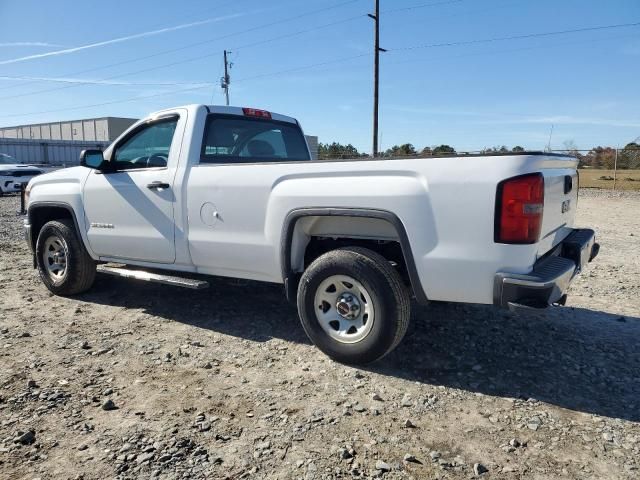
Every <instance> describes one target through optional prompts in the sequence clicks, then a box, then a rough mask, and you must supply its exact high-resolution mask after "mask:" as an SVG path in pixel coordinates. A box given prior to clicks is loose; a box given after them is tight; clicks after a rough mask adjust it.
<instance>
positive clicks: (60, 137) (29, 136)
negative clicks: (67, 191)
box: [0, 117, 318, 166]
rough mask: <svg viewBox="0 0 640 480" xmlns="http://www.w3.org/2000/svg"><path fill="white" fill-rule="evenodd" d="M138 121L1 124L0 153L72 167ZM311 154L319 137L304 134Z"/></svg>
mask: <svg viewBox="0 0 640 480" xmlns="http://www.w3.org/2000/svg"><path fill="white" fill-rule="evenodd" d="M137 121H138V120H137V119H135V118H123V117H100V118H86V119H82V120H65V121H60V122H49V123H36V124H31V125H17V126H14V127H0V153H5V154H8V155H11V156H12V157H14V158H16V159H17V160H18V162H21V163H38V164H49V165H58V166H72V165H77V164H78V162H79V155H80V152H81V151H82V150H83V149H86V148H106V147H107V146H108V145H109V144H110V143H111V142H113V141H114V140H115V139H116V138H118V136H120V134H121V133H123V132H124V131H125V130H126V129H127V128H129V127H130V126H131V125H133V124H134V123H135V122H137ZM306 138H307V143H308V144H309V149H310V150H311V157H312V158H313V159H314V160H316V159H317V158H318V137H315V136H309V135H307V136H306Z"/></svg>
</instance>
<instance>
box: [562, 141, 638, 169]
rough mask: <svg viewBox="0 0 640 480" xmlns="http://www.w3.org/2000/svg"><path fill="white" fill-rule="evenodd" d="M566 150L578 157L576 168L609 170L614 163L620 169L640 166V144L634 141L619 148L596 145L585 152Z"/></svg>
mask: <svg viewBox="0 0 640 480" xmlns="http://www.w3.org/2000/svg"><path fill="white" fill-rule="evenodd" d="M567 152H568V153H569V154H570V155H573V156H575V157H577V158H578V168H604V169H609V170H611V169H613V168H614V167H616V165H617V168H618V169H621V170H629V169H638V168H640V144H638V143H636V142H631V143H628V144H627V145H625V147H624V148H621V149H615V148H612V147H601V146H598V147H594V148H592V149H591V150H589V151H588V152H587V153H584V152H579V151H578V150H575V149H570V150H568V151H567ZM616 154H617V157H618V158H617V159H616Z"/></svg>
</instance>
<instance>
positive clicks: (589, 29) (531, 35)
mask: <svg viewBox="0 0 640 480" xmlns="http://www.w3.org/2000/svg"><path fill="white" fill-rule="evenodd" d="M638 25H640V22H635V23H619V24H616V25H603V26H599V27H586V28H576V29H572V30H558V31H555V32H541V33H528V34H525V35H511V36H508V37H493V38H485V39H478V40H464V41H459V42H447V43H430V44H424V45H414V46H409V47H399V48H390V49H389V51H390V52H398V51H406V50H417V49H419V48H440V47H457V46H461V45H473V44H478V43H491V42H500V41H506V40H521V39H525V38H538V37H550V36H555V35H565V34H569V33H582V32H592V31H596V30H610V29H614V28H625V27H637V26H638Z"/></svg>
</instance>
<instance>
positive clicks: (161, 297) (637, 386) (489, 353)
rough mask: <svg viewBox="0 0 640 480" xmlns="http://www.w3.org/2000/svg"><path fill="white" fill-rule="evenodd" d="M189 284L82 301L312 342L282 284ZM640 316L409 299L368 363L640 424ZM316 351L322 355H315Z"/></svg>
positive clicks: (102, 293) (113, 286)
mask: <svg viewBox="0 0 640 480" xmlns="http://www.w3.org/2000/svg"><path fill="white" fill-rule="evenodd" d="M210 283H211V287H210V288H209V289H207V290H202V291H193V290H185V289H178V288H174V287H167V286H157V285H152V284H144V283H136V288H131V287H132V282H131V281H127V280H123V279H115V278H111V277H105V276H99V277H98V279H97V281H96V284H95V286H94V288H93V289H92V291H91V292H89V293H87V294H85V295H83V296H82V297H80V299H81V300H84V301H87V302H91V303H98V304H104V305H112V306H121V307H127V308H136V309H142V310H143V311H145V313H148V314H150V315H154V316H158V317H161V318H164V319H167V320H171V321H177V322H181V323H184V324H188V325H192V326H194V327H198V328H204V329H208V330H211V331H214V332H218V333H222V334H226V335H232V336H235V337H239V338H242V339H246V340H250V341H254V342H266V341H268V340H270V339H272V338H278V339H283V340H286V341H290V342H296V343H304V344H310V342H309V340H308V339H307V337H306V335H305V333H304V331H303V329H302V327H301V326H300V324H299V321H298V318H297V312H296V309H295V307H294V306H292V305H290V304H288V303H287V302H286V301H285V300H284V298H283V290H282V287H281V286H279V285H271V284H263V283H256V282H233V281H229V280H224V279H212V280H211V281H210ZM639 341H640V319H638V318H634V317H621V316H620V315H613V314H609V313H606V312H599V311H593V310H588V309H583V308H573V307H564V308H557V309H552V310H548V311H545V312H544V313H537V312H532V313H530V312H524V313H518V314H514V313H511V312H506V311H501V310H497V309H495V308H493V307H490V306H484V305H462V304H446V303H433V304H431V305H430V306H428V307H418V306H415V313H414V318H413V319H412V322H411V326H410V327H409V332H408V333H407V336H406V337H405V339H404V340H403V342H402V343H401V344H400V346H399V347H398V348H397V349H396V350H395V351H394V352H393V353H391V354H390V355H388V356H387V357H385V358H384V359H383V360H381V361H379V362H377V363H375V364H373V365H371V366H369V367H366V370H369V371H371V372H376V373H379V374H382V375H389V376H393V377H397V378H402V379H406V380H408V381H417V382H421V383H425V384H431V385H444V386H447V387H452V388H459V389H463V390H467V391H469V392H477V393H482V394H485V395H491V396H496V397H507V398H523V399H529V398H533V399H537V400H541V401H544V402H548V403H551V404H554V405H557V406H559V407H563V408H567V409H570V410H574V411H579V412H584V413H592V414H597V415H603V416H607V417H611V418H620V419H625V420H631V421H640V348H638V343H639ZM317 355H322V353H320V352H318V353H317Z"/></svg>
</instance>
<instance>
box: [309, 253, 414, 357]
mask: <svg viewBox="0 0 640 480" xmlns="http://www.w3.org/2000/svg"><path fill="white" fill-rule="evenodd" d="M298 312H299V314H300V320H301V322H302V326H303V327H304V329H305V331H306V333H307V335H308V336H309V338H310V339H311V341H312V342H313V343H314V344H315V345H316V346H317V347H318V348H319V349H320V350H322V351H323V352H324V353H326V354H327V355H329V356H330V357H331V358H333V359H335V360H337V361H340V362H344V363H351V364H364V363H370V362H373V361H375V360H378V359H380V358H382V357H384V356H385V355H386V354H388V353H389V352H391V351H392V350H393V349H394V348H395V347H396V346H397V345H398V343H400V340H402V337H403V336H404V334H405V333H406V331H407V327H408V325H409V317H410V300H409V294H408V292H407V289H406V287H405V286H404V284H403V283H402V279H401V278H400V275H399V274H398V273H397V272H396V271H395V270H394V268H393V267H392V266H391V265H390V264H389V262H388V261H387V260H386V259H385V258H384V257H382V256H381V255H379V254H378V253H376V252H374V251H372V250H369V249H366V248H360V247H349V248H342V249H338V250H333V251H331V252H328V253H325V254H324V255H322V256H320V257H319V258H317V259H316V260H315V261H314V262H313V263H312V264H311V265H310V266H309V267H308V268H307V270H306V271H305V272H304V274H303V276H302V278H301V280H300V285H299V288H298Z"/></svg>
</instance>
